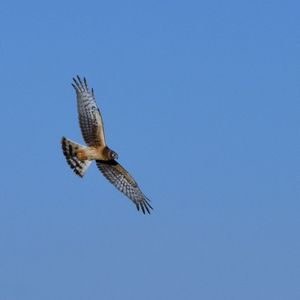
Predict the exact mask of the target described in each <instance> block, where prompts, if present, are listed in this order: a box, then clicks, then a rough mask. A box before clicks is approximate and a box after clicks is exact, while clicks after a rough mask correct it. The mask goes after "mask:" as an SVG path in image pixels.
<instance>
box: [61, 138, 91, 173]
mask: <svg viewBox="0 0 300 300" xmlns="http://www.w3.org/2000/svg"><path fill="white" fill-rule="evenodd" d="M61 147H62V150H63V153H64V156H65V158H66V161H67V163H68V165H69V166H70V167H71V169H72V170H73V171H74V173H75V174H76V175H78V176H80V177H83V175H84V173H85V171H86V170H87V169H88V167H89V166H90V164H91V163H92V161H90V160H84V161H82V160H80V159H78V157H77V155H76V153H77V151H78V150H80V149H82V148H84V146H82V145H79V144H77V143H74V142H72V141H70V140H68V139H66V138H65V137H63V138H62V139H61Z"/></svg>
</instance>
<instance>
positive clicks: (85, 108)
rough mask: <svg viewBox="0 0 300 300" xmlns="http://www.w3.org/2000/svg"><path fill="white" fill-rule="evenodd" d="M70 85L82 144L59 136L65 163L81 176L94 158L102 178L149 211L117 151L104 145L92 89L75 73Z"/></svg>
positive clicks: (143, 209)
mask: <svg viewBox="0 0 300 300" xmlns="http://www.w3.org/2000/svg"><path fill="white" fill-rule="evenodd" d="M72 86H73V88H74V89H75V92H76V98H77V110H78V119H79V127H80V129H81V133H82V136H83V139H84V141H85V143H86V145H81V144H78V143H76V142H74V141H71V140H69V139H67V138H65V137H62V139H61V147H62V151H63V154H64V156H65V159H66V161H67V163H68V165H69V166H70V167H71V169H72V170H73V171H74V173H75V174H76V175H78V176H79V177H83V176H84V174H85V172H86V170H87V169H88V168H89V166H90V165H91V163H92V161H95V162H96V165H97V167H98V169H99V170H100V171H101V173H102V174H103V175H104V177H105V178H106V179H107V180H108V181H109V182H110V183H112V184H113V185H114V186H115V187H116V188H117V189H118V190H119V191H120V192H122V193H123V194H124V195H125V196H127V197H128V198H129V199H130V200H131V201H132V202H133V203H134V204H135V206H136V208H137V210H138V211H142V212H143V213H144V214H145V213H146V212H147V213H149V214H150V211H151V209H153V208H152V206H151V205H150V203H149V202H150V200H149V199H148V198H147V197H146V196H145V195H144V194H143V192H142V191H141V189H140V188H139V186H138V184H137V182H136V181H135V180H134V179H133V177H132V176H131V175H130V174H129V173H128V171H127V170H126V169H125V168H124V167H122V166H121V164H119V163H118V162H117V159H118V154H117V153H116V152H115V151H113V150H112V149H110V148H109V147H108V146H107V144H106V141H105V134H104V127H103V119H102V116H101V112H100V109H99V108H98V105H97V103H96V98H95V93H94V89H93V88H92V89H89V87H88V84H87V80H86V78H85V77H84V78H83V80H82V79H81V78H80V77H79V76H78V75H77V77H76V78H73V82H72Z"/></svg>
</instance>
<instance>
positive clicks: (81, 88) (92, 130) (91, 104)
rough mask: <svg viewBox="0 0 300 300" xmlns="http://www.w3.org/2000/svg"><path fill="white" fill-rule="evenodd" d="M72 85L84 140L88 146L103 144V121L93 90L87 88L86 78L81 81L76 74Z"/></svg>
mask: <svg viewBox="0 0 300 300" xmlns="http://www.w3.org/2000/svg"><path fill="white" fill-rule="evenodd" d="M72 86H73V87H74V89H75V91H76V95H77V109H78V118H79V125H80V129H81V132H82V136H83V139H84V141H85V142H86V144H87V145H88V146H95V147H96V146H105V136H104V129H103V121H102V117H101V113H100V110H99V108H98V106H97V103H96V100H95V95H94V90H93V89H92V90H91V91H90V90H89V88H88V85H87V82H86V79H85V78H83V82H82V80H81V79H80V77H79V76H78V75H77V79H75V78H73V83H72Z"/></svg>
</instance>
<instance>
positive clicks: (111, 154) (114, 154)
mask: <svg viewBox="0 0 300 300" xmlns="http://www.w3.org/2000/svg"><path fill="white" fill-rule="evenodd" d="M109 156H110V159H118V157H119V156H118V154H117V153H116V152H115V151H113V150H110V151H109Z"/></svg>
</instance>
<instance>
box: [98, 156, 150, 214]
mask: <svg viewBox="0 0 300 300" xmlns="http://www.w3.org/2000/svg"><path fill="white" fill-rule="evenodd" d="M96 164H97V167H98V168H99V170H100V171H101V172H102V174H103V175H104V176H105V177H106V178H107V179H108V180H109V181H110V182H111V183H112V184H113V185H114V186H115V187H116V188H117V189H118V190H119V191H120V192H122V193H123V194H124V195H125V196H127V197H128V198H129V199H130V200H132V201H133V202H134V204H135V205H136V208H137V210H140V209H141V210H142V212H143V213H144V214H145V212H146V211H147V212H148V213H149V214H150V209H152V207H151V205H150V204H149V201H150V200H149V199H148V198H147V197H146V196H145V195H144V194H143V193H142V191H141V190H140V188H139V186H138V184H137V183H136V182H135V180H134V179H133V178H132V177H131V176H130V174H129V173H128V172H127V171H126V170H125V169H124V168H123V167H122V166H121V165H120V164H119V163H118V162H116V161H115V160H110V161H102V160H96Z"/></svg>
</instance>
